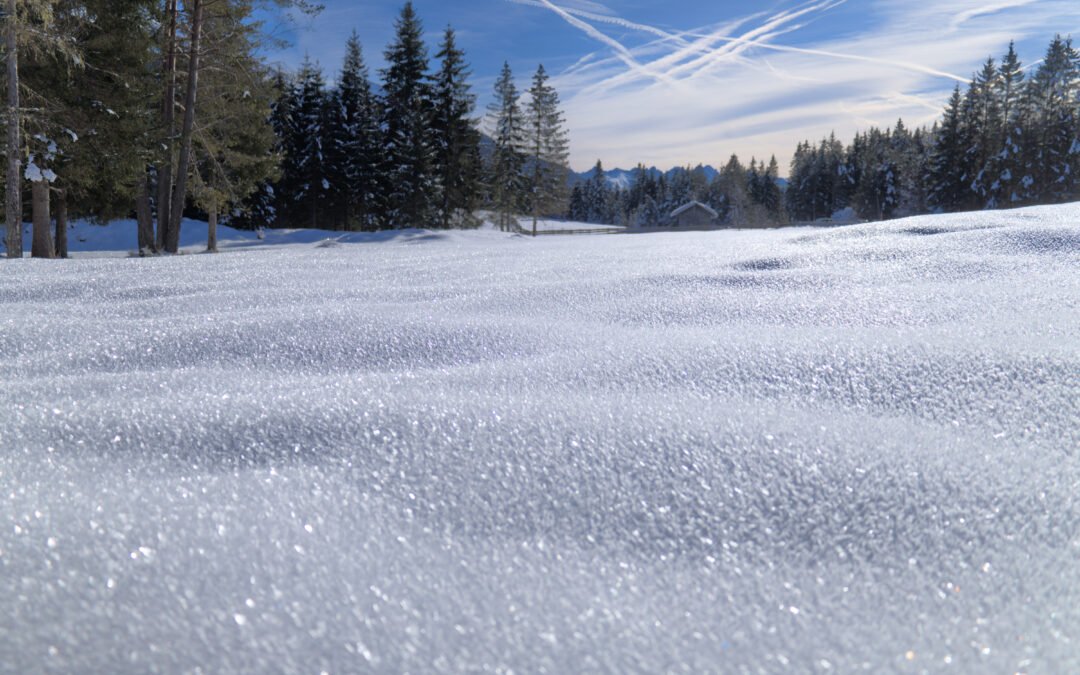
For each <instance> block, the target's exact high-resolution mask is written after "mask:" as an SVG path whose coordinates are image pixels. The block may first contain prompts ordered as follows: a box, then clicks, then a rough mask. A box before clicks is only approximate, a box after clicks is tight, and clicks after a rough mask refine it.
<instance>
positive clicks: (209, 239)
mask: <svg viewBox="0 0 1080 675" xmlns="http://www.w3.org/2000/svg"><path fill="white" fill-rule="evenodd" d="M207 221H208V222H207V227H206V252H207V253H217V252H218V250H217V207H216V206H211V207H210V212H209V213H208V214H207Z"/></svg>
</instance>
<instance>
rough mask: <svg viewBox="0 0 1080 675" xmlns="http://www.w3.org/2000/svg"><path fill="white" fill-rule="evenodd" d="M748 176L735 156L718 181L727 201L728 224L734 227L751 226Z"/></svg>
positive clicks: (722, 171) (721, 172)
mask: <svg viewBox="0 0 1080 675" xmlns="http://www.w3.org/2000/svg"><path fill="white" fill-rule="evenodd" d="M747 175H748V174H747V170H746V168H745V167H744V166H743V164H742V162H740V161H739V157H738V155H734V154H733V155H732V156H731V157H730V158H729V159H728V161H727V164H725V165H724V168H723V169H721V170H720V175H719V176H718V177H717V179H716V180H717V181H719V184H720V188H721V190H722V191H723V193H724V196H725V197H726V199H727V222H728V223H729V224H730V225H732V226H734V227H745V226H747V225H750V224H751V218H752V213H751V205H752V200H751V198H750V195H749V194H748V192H747Z"/></svg>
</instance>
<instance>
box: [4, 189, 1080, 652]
mask: <svg viewBox="0 0 1080 675" xmlns="http://www.w3.org/2000/svg"><path fill="white" fill-rule="evenodd" d="M1078 222H1080V206H1063V207H1046V208H1038V209H1028V210H1023V211H1016V212H1006V213H992V214H987V213H980V214H971V215H962V216H949V217H924V218H918V219H911V220H906V221H896V222H893V223H887V224H870V225H860V226H854V227H848V228H837V229H809V228H797V229H789V230H781V231H767V232H760V231H749V232H709V233H662V234H649V235H619V236H605V237H551V238H538V239H536V240H533V239H531V238H524V237H513V236H507V235H501V234H499V233H495V232H486V231H481V232H467V233H446V234H431V233H409V234H407V235H403V236H396V237H385V238H384V240H383V241H378V242H376V241H370V240H369V241H367V243H364V244H355V245H353V244H348V243H344V242H342V243H341V245H339V246H334V247H326V246H320V245H319V244H318V242H316V241H312V242H307V243H303V242H292V243H293V245H291V246H278V247H274V246H270V247H266V248H261V249H250V250H237V251H234V252H231V253H227V254H222V255H218V256H181V257H176V258H158V259H82V260H73V261H67V262H54V261H31V260H23V261H13V262H12V261H7V262H0V354H2V355H3V359H2V360H0V383H3V386H2V387H0V493H2V494H3V495H4V497H5V508H4V510H3V511H2V512H0V670H5V671H10V672H27V671H45V672H71V671H82V672H105V671H107V672H116V673H124V672H132V673H136V672H139V673H142V672H177V671H192V670H195V669H197V668H201V669H202V670H203V671H204V672H313V673H318V672H320V671H326V672H331V673H337V672H405V671H410V672H462V671H484V672H509V671H511V670H513V671H518V672H521V671H525V672H556V673H559V672H784V671H790V672H807V671H811V672H813V671H820V672H859V671H866V672H889V671H896V672H922V671H932V672H938V671H945V672H948V671H950V670H955V671H956V672H1003V671H1006V670H1008V671H1010V672H1012V671H1017V670H1021V671H1029V672H1070V671H1075V670H1077V669H1078V668H1080V644H1078V642H1077V640H1080V628H1078V627H1080V609H1078V607H1080V497H1078V496H1077V495H1080V459H1078V456H1077V449H1078V448H1080V377H1078V373H1080V340H1078V339H1077V337H1076V336H1077V333H1078V328H1080V274H1078V270H1080V267H1078V264H1080V229H1078V225H1077V223H1078Z"/></svg>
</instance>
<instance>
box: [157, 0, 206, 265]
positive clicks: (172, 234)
mask: <svg viewBox="0 0 1080 675" xmlns="http://www.w3.org/2000/svg"><path fill="white" fill-rule="evenodd" d="M202 23H203V0H193V2H192V12H191V53H190V55H189V56H188V80H187V92H186V94H185V95H184V124H183V126H182V127H181V129H180V161H179V162H177V165H176V188H175V189H174V190H173V195H172V204H171V209H172V210H171V213H170V215H169V231H168V232H167V233H166V234H167V236H166V237H165V250H166V251H167V252H168V253H176V252H177V251H179V249H180V219H181V218H182V217H183V215H184V203H185V202H186V201H187V179H188V170H189V169H190V167H191V137H192V134H193V132H194V130H195V100H196V95H197V93H198V90H199V42H200V39H201V37H202Z"/></svg>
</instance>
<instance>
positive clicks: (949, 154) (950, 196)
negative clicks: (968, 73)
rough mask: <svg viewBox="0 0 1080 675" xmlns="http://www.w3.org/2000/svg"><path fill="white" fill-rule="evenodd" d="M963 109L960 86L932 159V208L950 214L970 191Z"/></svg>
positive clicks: (954, 93)
mask: <svg viewBox="0 0 1080 675" xmlns="http://www.w3.org/2000/svg"><path fill="white" fill-rule="evenodd" d="M963 106H964V99H963V97H962V96H961V95H960V86H959V85H957V86H956V87H955V88H954V89H953V94H952V98H951V99H949V107H948V108H947V109H946V111H945V118H944V120H942V123H941V128H940V129H939V130H938V134H937V139H936V140H935V143H934V151H933V155H932V157H931V160H930V172H929V181H930V186H929V187H930V193H929V195H928V197H929V201H930V206H931V207H932V208H934V209H936V210H938V211H943V212H946V213H948V212H951V211H956V210H958V209H960V208H961V207H962V205H963V203H964V199H965V197H966V195H967V192H968V190H967V184H966V181H965V178H966V173H965V171H964V157H965V153H966V149H967V148H966V147H965V143H964V130H963V128H962V125H963V121H962V119H961V115H962V114H963Z"/></svg>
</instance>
